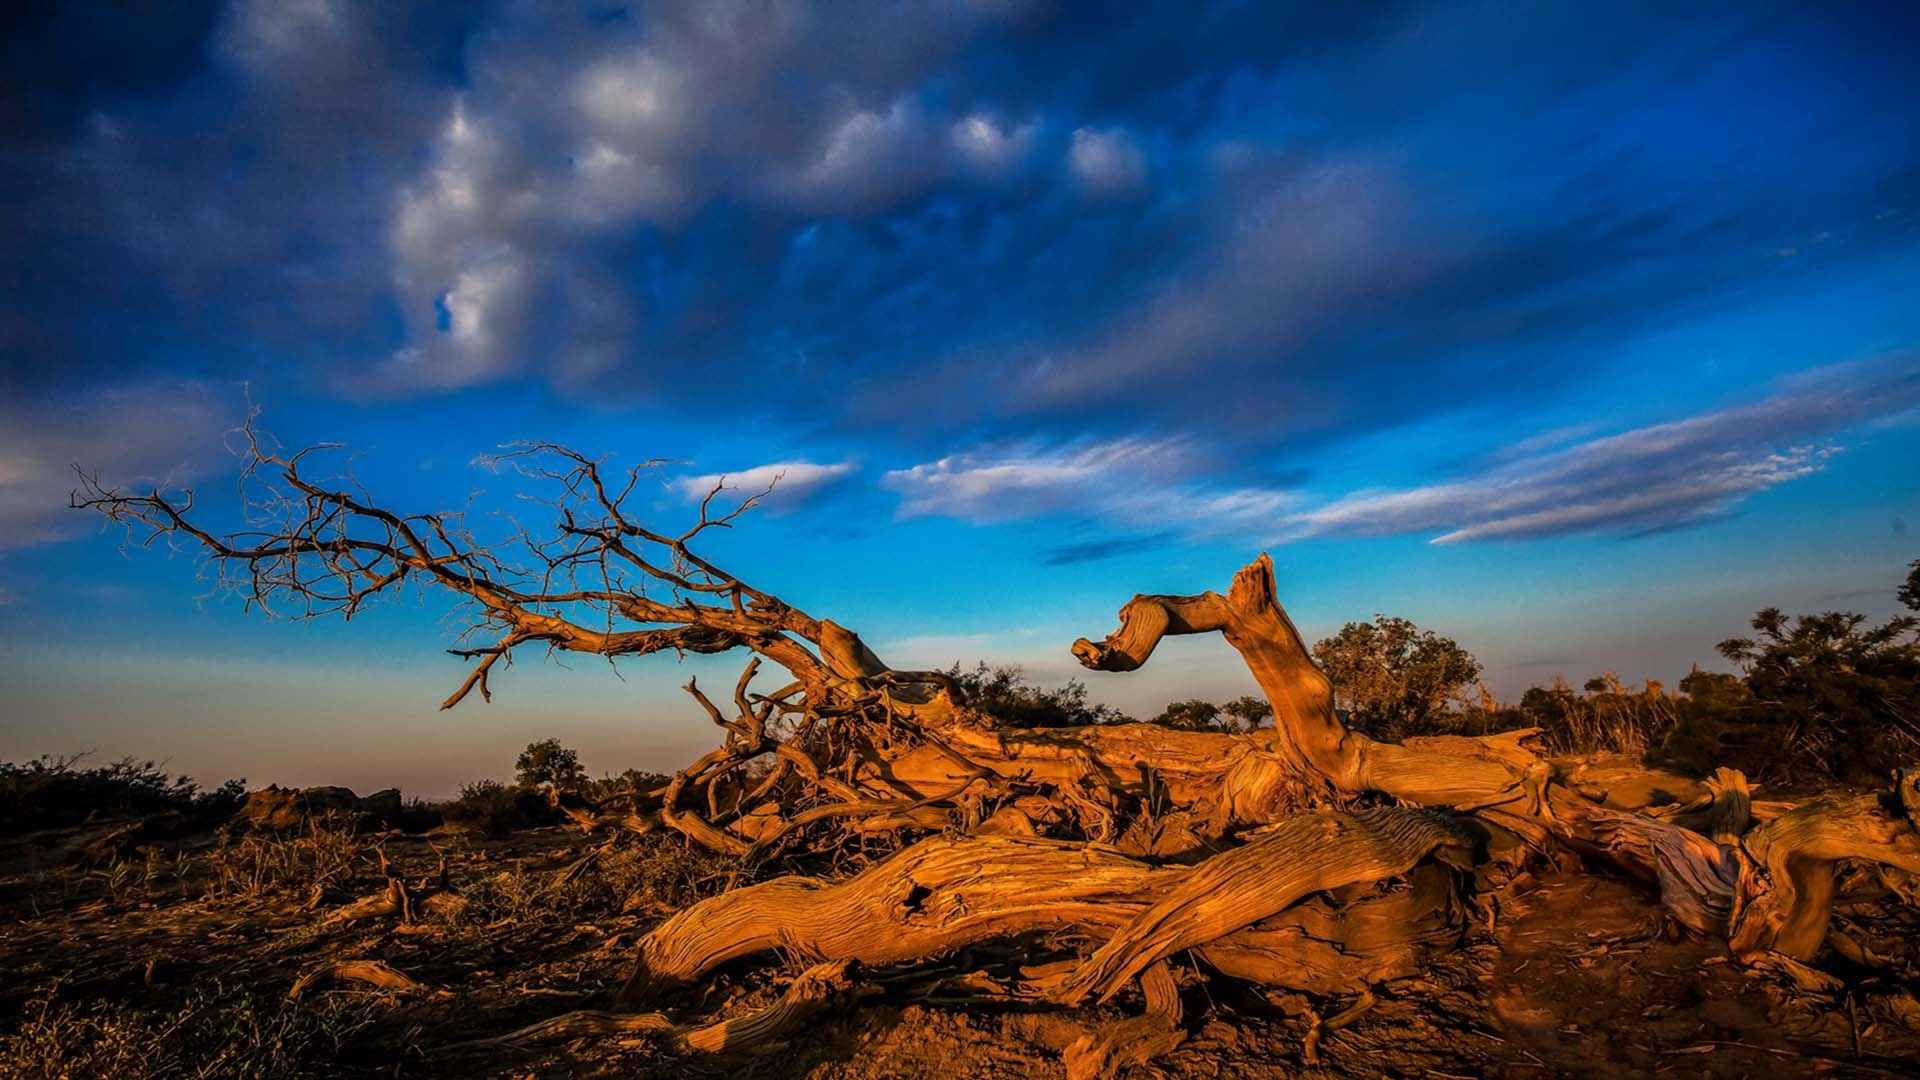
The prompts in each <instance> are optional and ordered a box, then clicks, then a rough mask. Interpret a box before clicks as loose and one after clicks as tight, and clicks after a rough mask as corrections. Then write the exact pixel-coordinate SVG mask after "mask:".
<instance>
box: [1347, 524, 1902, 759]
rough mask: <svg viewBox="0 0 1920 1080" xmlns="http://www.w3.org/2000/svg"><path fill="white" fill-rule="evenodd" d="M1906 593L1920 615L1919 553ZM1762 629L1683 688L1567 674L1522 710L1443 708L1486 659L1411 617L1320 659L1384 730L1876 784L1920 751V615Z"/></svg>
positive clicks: (1535, 691)
mask: <svg viewBox="0 0 1920 1080" xmlns="http://www.w3.org/2000/svg"><path fill="white" fill-rule="evenodd" d="M1898 597H1899V599H1900V601H1901V602H1902V603H1903V604H1906V605H1907V606H1908V607H1910V608H1914V609H1915V610H1920V561H1915V562H1914V563H1913V564H1911V566H1910V567H1909V572H1908V576H1907V579H1906V582H1905V584H1904V585H1903V586H1902V587H1901V588H1900V590H1899V592H1898ZM1751 625H1752V628H1753V630H1754V634H1753V636H1751V637H1741V638H1732V639H1729V640H1727V641H1724V642H1721V643H1720V646H1719V651H1720V653H1721V655H1723V656H1725V657H1726V658H1727V659H1728V660H1730V661H1733V662H1734V663H1736V664H1738V665H1740V668H1741V673H1740V674H1733V673H1729V672H1710V671H1702V670H1700V669H1699V668H1698V667H1695V668H1694V669H1693V670H1692V671H1691V672H1690V673H1689V674H1688V675H1687V676H1686V677H1685V678H1684V679H1682V680H1681V681H1680V685H1679V687H1678V693H1674V692H1670V691H1668V690H1667V689H1666V688H1665V687H1663V686H1662V685H1661V684H1660V683H1659V682H1658V681H1656V680H1648V681H1647V682H1646V683H1644V684H1642V685H1640V686H1638V687H1634V686H1629V685H1627V684H1625V683H1623V682H1622V681H1621V680H1620V678H1619V677H1618V676H1616V675H1615V674H1614V673H1613V672H1610V671H1609V672H1605V673H1603V674H1601V675H1598V676H1595V677H1594V678H1591V679H1588V680H1587V681H1586V682H1585V683H1584V684H1583V685H1582V686H1581V688H1580V689H1579V690H1575V689H1574V688H1573V687H1572V686H1570V685H1568V684H1567V683H1566V681H1565V680H1563V679H1559V678H1556V679H1555V680H1554V681H1553V683H1552V684H1551V685H1549V686H1535V687H1531V688H1529V689H1528V690H1527V691H1526V692H1525V693H1524V694H1523V695H1522V696H1521V698H1520V703H1519V705H1518V706H1517V707H1516V706H1504V705H1501V704H1499V703H1498V702H1495V701H1493V700H1492V699H1491V697H1490V696H1489V695H1486V694H1485V692H1484V691H1483V692H1482V696H1483V700H1482V701H1481V702H1480V703H1479V704H1477V705H1475V706H1472V707H1468V708H1463V709H1448V708H1445V705H1446V703H1447V702H1448V700H1449V699H1450V698H1451V697H1452V696H1453V695H1454V694H1456V693H1457V690H1458V688H1459V685H1460V684H1461V683H1462V681H1463V680H1464V679H1465V678H1467V677H1469V676H1468V673H1469V672H1470V671H1473V672H1477V670H1478V665H1477V664H1474V663H1473V662H1472V657H1470V656H1466V655H1465V653H1464V652H1461V653H1459V655H1458V656H1457V657H1456V656H1454V655H1453V650H1456V649H1457V648H1458V646H1455V645H1453V643H1452V642H1450V641H1447V639H1445V638H1432V636H1431V635H1428V634H1426V633H1425V632H1424V631H1418V630H1417V629H1416V628H1415V627H1414V626H1413V624H1411V623H1409V622H1407V621H1406V620H1404V619H1393V618H1386V617H1382V618H1380V619H1378V620H1377V621H1376V623H1375V624H1373V625H1369V624H1365V623H1351V624H1348V626H1347V627H1346V628H1345V629H1343V630H1342V631H1341V633H1340V634H1339V635H1336V636H1335V637H1333V638H1329V639H1327V640H1326V641H1323V642H1321V643H1320V644H1319V645H1317V646H1315V648H1314V655H1315V657H1316V658H1317V659H1319V661H1320V662H1321V664H1322V666H1323V667H1325V668H1326V669H1327V673H1328V675H1329V677H1330V678H1332V679H1333V682H1334V689H1335V695H1336V701H1337V702H1339V703H1340V704H1341V705H1342V706H1343V707H1344V708H1346V709H1347V710H1348V722H1349V723H1350V724H1353V725H1354V726H1355V727H1357V728H1359V729H1361V730H1364V731H1367V732H1368V733H1369V734H1373V735H1376V737H1379V736H1380V735H1381V734H1382V732H1384V733H1385V735H1386V736H1388V737H1394V738H1400V737H1405V736H1407V735H1433V734H1466V735H1479V734H1489V733H1493V732H1497V731H1505V730H1511V729H1514V728H1519V727H1537V728H1540V729H1541V734H1542V741H1543V742H1544V744H1545V746H1546V748H1547V749H1548V750H1549V751H1551V752H1554V753H1576V754H1577V753H1591V752H1595V751H1610V752H1615V753H1624V754H1630V755H1634V756H1638V757H1645V758H1648V759H1649V760H1653V761H1657V762H1660V763H1662V764H1666V765H1669V766H1673V767H1676V768H1680V769H1683V770H1687V771H1691V772H1705V771H1707V770H1709V769H1712V768H1714V767H1716V766H1719V765H1731V766H1733V767H1735V768H1738V769H1740V770H1742V771H1743V772H1745V773H1747V774H1748V775H1749V776H1750V777H1753V778H1754V779H1756V780H1762V779H1764V780H1770V781H1775V782H1778V781H1788V782H1806V781H1808V780H1812V779H1821V778H1824V779H1837V780H1843V781H1850V782H1855V783H1863V784H1871V783H1877V782H1879V781H1880V780H1882V779H1883V778H1884V777H1885V774H1886V770H1887V769H1889V768H1892V767H1893V766H1895V765H1897V764H1900V763H1901V762H1904V761H1908V760H1911V759H1913V758H1914V757H1915V756H1916V755H1917V754H1920V617H1916V616H1912V615H1903V616H1898V617H1895V618H1892V619H1889V620H1887V621H1885V622H1883V623H1878V624H1875V623H1873V622H1872V621H1870V620H1869V619H1868V618H1867V617H1866V616H1864V615H1860V614H1857V613H1853V612H1839V611H1830V612H1823V613H1820V614H1814V615H1802V616H1799V617H1797V618H1790V617H1788V616H1787V615H1785V614H1784V613H1783V612H1781V611H1780V609H1778V608H1766V609H1763V610H1762V611H1760V612H1758V613H1757V614H1755V615H1754V617H1753V620H1752V623H1751ZM1450 682H1451V683H1454V684H1455V685H1454V686H1453V687H1452V689H1451V691H1449V693H1442V692H1441V690H1442V688H1444V687H1446V686H1447V684H1448V683H1450ZM1409 698H1411V699H1412V700H1411V702H1409V700H1408V699H1409ZM1383 717H1384V718H1385V719H1384V722H1383V720H1382V718H1383Z"/></svg>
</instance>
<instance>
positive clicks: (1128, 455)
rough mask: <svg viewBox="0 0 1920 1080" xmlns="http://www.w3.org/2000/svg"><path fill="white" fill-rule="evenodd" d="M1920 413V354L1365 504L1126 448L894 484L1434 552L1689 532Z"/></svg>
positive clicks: (1154, 445)
mask: <svg viewBox="0 0 1920 1080" xmlns="http://www.w3.org/2000/svg"><path fill="white" fill-rule="evenodd" d="M1916 407H1920V353H1902V354H1897V355H1894V356H1890V357H1885V358H1881V359H1878V360H1874V361H1867V362H1861V363H1849V364H1840V365H1834V366H1831V367H1826V368H1821V369H1816V370H1814V371H1812V372H1808V373H1805V374H1803V375H1801V376H1798V377H1795V378H1793V379H1790V380H1787V381H1785V382H1783V383H1782V384H1780V387H1779V389H1778V391H1777V392H1776V393H1775V394H1773V395H1772V396H1770V397H1768V398H1766V399H1764V400H1761V401H1758V402H1755V403H1752V404H1749V405H1741V406H1734V407H1730V408H1725V409H1720V410H1716V411H1713V412H1709V413H1704V414H1701V415H1699V416H1695V417H1690V418H1688V419H1685V420H1679V421H1674V422H1671V423H1663V424H1652V425H1648V426H1646V427H1641V428H1635V429H1633V430H1631V431H1626V432H1621V433H1619V434H1616V435H1609V436H1605V437H1599V438H1587V439H1585V440H1584V441H1577V442H1572V445H1567V444H1568V443H1569V442H1570V441H1572V440H1576V439H1579V437H1580V434H1581V431H1582V430H1585V429H1561V430H1558V431H1554V432H1550V433H1547V434H1546V435H1545V436H1544V437H1543V436H1536V437H1533V438H1530V439H1524V440H1521V441H1519V442H1517V443H1515V444H1513V445H1512V446H1510V447H1508V448H1506V449H1504V450H1502V451H1500V452H1497V453H1496V454H1494V455H1492V456H1490V457H1489V459H1488V463H1487V464H1486V465H1485V467H1483V468H1482V470H1481V471H1480V472H1478V473H1477V474H1475V475H1472V476H1469V477H1467V478H1465V479H1459V480H1452V481H1447V482H1444V483H1436V484H1428V485H1423V486H1419V487H1412V488H1402V489H1396V490H1385V491H1359V492H1354V493H1351V494H1348V495H1345V496H1342V497H1340V498H1337V499H1334V500H1333V501H1331V502H1326V503H1323V504H1321V505H1319V506H1311V505H1309V504H1308V501H1307V500H1306V498H1305V496H1304V495H1303V494H1302V493H1300V492H1298V491H1293V490H1288V489H1284V488H1275V487H1259V486H1246V487H1225V486H1220V485H1214V484H1208V483H1206V482H1205V481H1204V479H1203V478H1202V477H1201V476H1200V475H1199V473H1200V466H1201V464H1202V462H1201V460H1200V457H1199V455H1198V453H1197V452H1196V450H1195V448H1194V447H1193V446H1192V444H1190V443H1188V442H1185V441H1182V440H1177V439H1168V440H1148V439H1124V438H1123V439H1115V440H1110V441H1106V442H1092V443H1086V442H1083V443H1077V444H1071V445H1068V446H1064V447H1053V448H1046V447H1035V446H1026V447H1017V448H1013V449H1010V450H1002V451H998V452H993V451H971V452H967V453H961V454H955V455H951V456H949V457H945V458H941V459H939V460H937V461H932V462H928V463H926V464H922V465H916V466H913V467H912V468H908V469H897V470H894V471H892V472H889V473H887V474H886V475H885V476H884V477H883V478H882V480H881V484H882V486H884V487H887V488H889V489H891V490H893V491H896V492H898V493H899V494H900V495H901V497H902V502H901V507H900V512H901V513H902V514H904V515H917V514H939V515H944V516H949V517H956V518H961V519H965V520H969V521H977V522H992V521H1005V520H1011V519H1017V518H1025V517H1033V516H1038V515H1044V514H1066V513H1073V514H1085V515H1091V516H1094V517H1099V518H1102V519H1104V520H1106V521H1109V522H1111V523H1115V524H1122V525H1127V526H1143V525H1151V526H1154V527H1157V528H1161V529H1174V530H1179V531H1182V532H1187V533H1190V534H1200V535H1209V534H1212V535H1218V534H1239V535H1245V536H1247V537H1248V538H1249V539H1250V540H1252V541H1253V542H1256V543H1262V544H1264V543H1284V542H1288V541H1293V540H1301V539H1307V538H1310V537H1324V536H1387V535H1401V534H1407V533H1416V534H1418V533H1430V534H1433V535H1432V542H1434V543H1443V544H1444V543H1462V542H1466V541H1472V540H1491V539H1526V538H1536V537H1546V536H1560V535H1568V534H1574V533H1589V532H1641V531H1651V530H1658V529H1667V528H1675V527H1679V526H1683V525H1687V524H1691V523H1695V522H1698V521H1702V520H1705V519H1708V518H1712V517H1715V516H1717V515H1720V514H1723V513H1725V512H1727V511H1728V510H1730V509H1731V508H1732V507H1734V506H1735V505H1737V504H1738V503H1739V502H1740V500H1742V499H1744V498H1746V497H1748V496H1751V495H1754V494H1757V493H1759V492H1762V491H1766V490H1768V489H1770V488H1774V487H1778V486H1780V485H1782V484H1785V483H1788V482H1791V481H1793V480H1796V479H1800V478H1802V477H1805V476H1809V475H1812V474H1813V473H1816V472H1818V471H1820V470H1821V469H1823V468H1825V467H1826V465H1827V463H1828V462H1829V461H1830V460H1831V459H1832V458H1833V457H1834V455H1836V454H1838V453H1839V452H1840V451H1841V449H1842V447H1841V446H1840V445H1839V444H1838V443H1837V442H1836V441H1834V440H1835V438H1836V437H1837V436H1839V435H1840V434H1841V433H1843V432H1845V431H1846V430H1848V429H1850V428H1857V427H1859V426H1861V425H1863V424H1868V423H1872V422H1876V421H1883V420H1887V419H1889V418H1895V417H1898V416H1901V415H1903V414H1906V413H1909V412H1910V411H1911V410H1913V409H1915V408H1916Z"/></svg>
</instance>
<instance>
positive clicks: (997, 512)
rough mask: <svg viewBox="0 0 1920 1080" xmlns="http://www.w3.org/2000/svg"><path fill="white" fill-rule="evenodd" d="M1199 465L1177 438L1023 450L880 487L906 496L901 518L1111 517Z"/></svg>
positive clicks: (948, 463) (951, 463)
mask: <svg viewBox="0 0 1920 1080" xmlns="http://www.w3.org/2000/svg"><path fill="white" fill-rule="evenodd" d="M1197 459H1198V455H1197V451H1196V450H1195V447H1194V445H1193V443H1192V442H1190V441H1188V440H1186V439H1177V438H1174V439H1153V438H1120V439H1107V440H1099V441H1080V442H1074V443H1068V444H1065V445H1056V446H1047V445H1042V444H1038V443H1023V444H1019V445H1015V446H1008V447H1001V448H985V449H980V450H973V451H968V452H966V453H961V454H954V455H951V456H949V457H943V458H940V459H939V460H937V461H930V462H927V463H925V464H921V465H915V466H913V467H911V468H906V469H895V470H893V471H891V472H888V473H887V474H886V475H885V476H883V477H881V478H880V485H881V486H882V487H884V488H887V489H888V490H890V491H895V492H898V493H899V494H900V495H901V497H902V502H901V504H900V513H901V515H902V516H903V517H919V516H923V515H940V516H944V517H957V518H964V519H966V520H969V521H1005V520H1009V519H1013V518H1024V517H1033V516H1035V515H1038V514H1046V513H1052V512H1055V511H1062V510H1076V511H1098V510H1100V509H1102V508H1103V507H1105V508H1109V509H1111V508H1112V507H1113V506H1114V505H1115V503H1116V500H1121V501H1123V500H1125V499H1127V498H1128V491H1129V489H1130V488H1133V487H1136V486H1139V485H1143V484H1145V485H1151V486H1153V487H1155V488H1161V487H1164V486H1166V485H1167V484H1168V483H1169V482H1171V481H1173V480H1175V479H1177V478H1179V477H1181V476H1184V475H1186V474H1188V473H1190V472H1192V470H1193V468H1194V467H1195V465H1196V463H1197Z"/></svg>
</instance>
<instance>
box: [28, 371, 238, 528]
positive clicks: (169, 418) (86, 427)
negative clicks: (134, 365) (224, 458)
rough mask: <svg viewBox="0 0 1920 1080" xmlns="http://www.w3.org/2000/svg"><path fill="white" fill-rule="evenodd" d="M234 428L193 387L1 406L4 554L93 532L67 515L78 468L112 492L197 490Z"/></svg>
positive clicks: (212, 399)
mask: <svg viewBox="0 0 1920 1080" xmlns="http://www.w3.org/2000/svg"><path fill="white" fill-rule="evenodd" d="M233 421H234V416H233V412H232V410H231V408H230V407H229V405H228V403H226V402H223V401H222V400H221V399H220V397H219V395H217V394H215V393H214V392H213V391H212V390H210V389H209V388H208V387H206V386H205V385H203V384H200V383H196V382H187V381H167V382H157V383H144V384H140V385H130V386H118V387H112V388H109V389H105V390H97V391H94V392H93V393H92V394H90V395H87V396H85V397H80V398H69V399H63V400H59V401H21V400H14V401H6V402H0V550H4V549H7V548H21V547H30V546H33V545H36V544H43V543H46V542H48V541H51V540H57V539H60V538H62V537H64V536H68V535H70V534H72V533H74V532H75V531H77V530H79V529H81V528H82V527H84V526H87V525H91V524H93V522H90V521H88V520H87V519H85V518H83V517H82V516H81V515H79V514H76V513H74V512H73V511H72V510H70V509H68V507H67V498H68V495H69V493H70V492H72V490H73V488H74V487H75V478H74V473H73V470H74V467H75V466H76V465H77V466H79V467H80V468H83V469H85V470H87V472H88V473H90V474H97V475H98V476H99V477H100V480H101V482H102V483H105V484H108V485H165V484H173V483H182V482H186V481H191V480H193V479H195V478H197V477H199V476H203V475H205V474H206V473H207V472H208V471H209V469H210V467H211V466H212V464H213V462H214V461H215V460H217V459H218V456H219V451H220V435H221V432H223V431H225V430H226V429H227V428H228V427H230V426H231V425H232V423H233Z"/></svg>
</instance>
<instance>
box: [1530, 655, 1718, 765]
mask: <svg viewBox="0 0 1920 1080" xmlns="http://www.w3.org/2000/svg"><path fill="white" fill-rule="evenodd" d="M1690 677H1691V676H1690ZM1681 685H1682V686H1683V687H1684V686H1686V685H1687V684H1686V683H1685V682H1683V683H1682V684H1681ZM1684 705H1685V702H1684V701H1683V700H1682V699H1680V698H1677V697H1675V696H1674V695H1673V694H1670V693H1668V692H1667V690H1666V687H1665V686H1663V685H1662V684H1661V683H1660V681H1659V680H1657V679H1648V680H1647V681H1646V682H1645V683H1643V684H1641V685H1640V686H1639V687H1633V686H1629V685H1627V684H1626V683H1623V682H1621V680H1620V677H1619V676H1618V675H1615V674H1614V673H1613V672H1611V671H1608V672H1604V673H1602V674H1600V675H1597V676H1595V677H1594V678H1591V679H1588V680H1587V681H1586V683H1585V684H1584V686H1583V687H1582V689H1581V690H1580V691H1577V692H1576V691H1575V690H1574V689H1573V688H1572V687H1571V686H1569V685H1567V682H1566V680H1564V679H1560V678H1555V679H1554V680H1553V683H1552V684H1551V685H1549V686H1533V687H1529V688H1528V689H1527V692H1526V693H1525V694H1522V695H1521V697H1520V708H1519V717H1518V718H1517V719H1518V723H1515V724H1513V725H1511V726H1514V727H1537V728H1539V729H1540V731H1541V736H1542V741H1543V742H1544V743H1545V744H1546V747H1547V749H1549V750H1550V751H1553V752H1556V753H1563V754H1589V753H1594V752H1596V751H1606V752H1610V753H1616V754H1630V755H1633V756H1635V757H1643V756H1645V755H1646V754H1647V753H1648V752H1649V751H1651V750H1653V749H1654V748H1655V747H1658V746H1661V745H1662V744H1663V743H1664V742H1665V741H1666V739H1667V738H1668V736H1669V735H1670V734H1671V733H1672V732H1673V730H1674V727H1675V726H1676V724H1677V723H1678V722H1679V719H1680V715H1681V712H1682V709H1683V708H1684Z"/></svg>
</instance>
